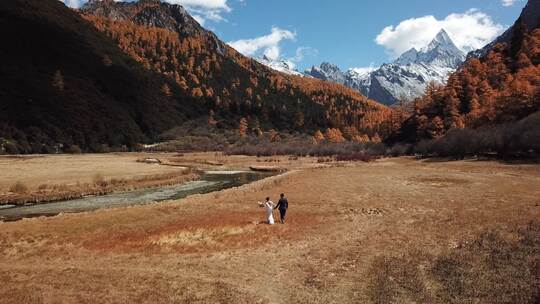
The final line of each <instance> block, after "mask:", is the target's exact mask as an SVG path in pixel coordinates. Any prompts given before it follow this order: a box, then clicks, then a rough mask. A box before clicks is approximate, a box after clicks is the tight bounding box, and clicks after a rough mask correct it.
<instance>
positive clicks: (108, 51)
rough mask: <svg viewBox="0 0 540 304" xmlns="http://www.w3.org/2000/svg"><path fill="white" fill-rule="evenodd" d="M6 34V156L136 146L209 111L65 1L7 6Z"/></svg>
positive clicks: (2, 59) (2, 66)
mask: <svg viewBox="0 0 540 304" xmlns="http://www.w3.org/2000/svg"><path fill="white" fill-rule="evenodd" d="M0 35H1V36H2V39H3V42H2V44H0V150H2V151H3V152H4V153H50V152H57V151H68V152H70V151H73V152H77V151H79V150H83V151H107V150H108V149H109V147H116V148H117V149H127V148H133V147H134V146H135V145H136V144H137V143H143V142H146V141H148V140H150V139H151V138H153V137H156V136H158V135H159V134H160V133H162V132H163V131H165V130H168V129H170V128H172V127H174V126H176V125H179V124H181V123H183V122H185V121H187V120H189V119H192V118H195V117H198V116H200V115H202V114H206V113H207V112H208V109H207V108H205V105H204V104H202V105H201V104H200V103H199V102H198V101H197V100H196V99H194V98H191V97H190V96H189V95H187V94H184V93H183V90H182V89H181V88H180V87H179V86H178V85H177V84H176V83H175V82H174V81H170V80H168V79H167V78H166V77H163V76H162V75H161V74H158V73H155V72H152V71H150V70H147V69H145V68H144V67H143V66H142V65H141V64H140V63H138V62H137V61H135V60H133V59H132V58H130V57H129V56H127V55H126V54H124V53H123V52H122V51H121V50H120V49H119V48H118V47H117V46H116V45H115V44H114V43H113V42H112V41H111V40H110V39H109V38H107V37H106V36H105V35H103V34H102V33H100V32H99V31H97V30H96V29H95V28H94V27H93V26H92V25H91V24H90V23H89V22H87V21H85V20H84V19H82V18H81V17H80V15H79V13H77V12H75V11H72V10H70V9H68V8H66V7H65V6H64V4H62V3H61V2H59V1H56V0H10V1H1V2H0ZM164 86H167V87H168V88H169V92H167V93H164V92H163V90H162V88H163V87H164ZM0 152H1V151H0Z"/></svg>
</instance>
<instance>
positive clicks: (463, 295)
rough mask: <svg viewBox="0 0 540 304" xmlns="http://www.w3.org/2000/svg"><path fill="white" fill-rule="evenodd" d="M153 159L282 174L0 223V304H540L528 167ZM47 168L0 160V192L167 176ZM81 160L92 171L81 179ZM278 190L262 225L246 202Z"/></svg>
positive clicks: (122, 158) (535, 191) (538, 203)
mask: <svg viewBox="0 0 540 304" xmlns="http://www.w3.org/2000/svg"><path fill="white" fill-rule="evenodd" d="M56 157H58V158H56ZM161 157H162V158H163V159H167V161H169V162H171V163H175V164H182V163H183V164H197V165H201V166H203V165H204V166H209V167H212V166H214V167H217V168H221V169H233V168H246V167H248V166H250V165H257V164H270V163H273V164H274V165H276V166H280V167H283V168H288V169H290V170H289V171H288V172H287V173H285V174H283V175H280V176H274V177H271V178H268V179H265V180H261V181H258V182H255V183H252V184H249V185H244V186H241V187H239V188H234V189H228V190H224V191H221V192H217V193H210V194H205V195H194V196H191V197H188V198H186V199H182V200H179V201H170V202H163V203H158V204H150V205H144V206H135V207H128V208H119V209H109V210H98V211H94V212H87V213H79V214H63V215H60V216H56V217H50V218H34V219H28V220H21V221H17V222H9V223H0V253H1V254H2V259H1V260H0V302H2V303H538V301H540V296H539V289H540V285H539V284H540V283H539V282H540V220H539V219H540V166H538V165H508V164H502V163H498V162H480V161H457V162H436V161H418V160H414V159H408V158H396V159H383V160H378V161H375V162H371V163H339V164H337V163H324V164H318V163H317V160H316V159H310V158H301V159H294V158H287V157H280V158H276V159H272V158H252V157H242V156H231V157H225V156H221V155H214V154H195V155H193V154H187V155H183V156H175V155H164V156H161ZM46 158H47V159H48V160H50V163H51V164H50V165H45V164H43V165H38V166H37V167H39V168H42V169H40V171H39V172H33V171H32V170H30V171H25V170H24V169H15V168H19V167H16V166H19V163H18V162H19V161H20V160H6V159H2V160H0V166H1V167H3V168H10V169H13V172H11V173H9V174H11V175H10V176H6V174H5V173H4V172H5V171H2V174H1V175H0V185H2V186H4V187H5V186H9V185H11V182H12V181H13V180H19V179H20V180H22V181H23V182H25V183H26V184H28V185H29V187H31V186H32V185H39V184H40V183H43V180H45V179H47V180H50V179H55V181H54V183H58V182H59V181H60V180H62V179H64V180H65V181H66V182H68V181H69V180H72V179H74V177H73V176H63V174H60V175H58V173H55V172H56V171H55V170H56V169H55V168H57V167H61V166H65V167H68V168H72V171H71V170H70V172H73V173H72V174H74V175H77V174H81V175H84V172H89V173H90V172H91V173H92V174H94V171H96V170H99V171H101V172H103V174H104V175H105V176H110V177H113V176H114V177H118V178H120V177H121V176H123V177H126V176H131V175H135V174H142V173H141V172H143V171H144V170H173V169H174V167H168V166H150V165H147V164H137V163H135V162H134V160H135V159H137V158H140V155H129V154H128V155H112V154H109V155H103V156H101V155H100V156H92V155H89V156H86V155H81V156H47V157H46ZM92 158H97V159H100V160H103V162H102V164H103V167H101V165H98V164H93V163H92V164H90V165H88V166H89V167H91V168H85V166H82V165H81V164H82V163H83V162H84V161H85V160H89V159H92ZM101 158H103V159H101ZM105 159H109V163H106V162H105ZM48 160H42V162H45V163H49V161H48ZM28 161H32V160H27V162H28ZM94 166H99V168H95V167H94ZM148 168H152V169H148ZM108 170H110V171H108ZM8 171H9V170H8ZM16 171H19V173H17V172H16ZM42 171H48V172H42ZM60 171H61V170H60ZM60 171H59V172H60ZM157 173H163V172H162V171H160V172H153V174H157ZM116 174H119V175H121V176H117V175H116ZM55 176H56V177H55ZM90 176H91V175H90ZM87 178H91V177H87ZM76 179H82V177H81V176H78V177H77V178H76ZM49 182H50V181H49ZM280 192H285V193H287V195H288V197H289V201H290V210H289V215H288V216H289V220H288V222H287V224H286V225H281V224H276V225H274V226H269V225H266V224H264V223H263V220H264V212H263V211H262V210H261V209H259V208H257V206H256V204H255V202H257V201H258V200H261V199H263V198H264V197H265V196H267V195H270V196H271V197H272V198H273V199H277V195H278V194H279V193H280ZM275 216H278V215H277V213H276V215H275Z"/></svg>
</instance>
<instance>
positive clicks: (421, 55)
mask: <svg viewBox="0 0 540 304" xmlns="http://www.w3.org/2000/svg"><path fill="white" fill-rule="evenodd" d="M464 60H465V52H464V51H462V50H460V49H459V48H458V47H457V46H456V45H455V44H454V42H453V41H452V39H451V38H450V36H449V35H448V33H447V32H446V31H445V30H444V29H443V30H441V31H440V32H439V33H438V34H437V35H436V36H435V38H433V40H432V41H431V42H430V43H429V44H428V45H427V46H425V47H423V48H422V49H420V50H416V49H415V48H412V49H410V50H408V51H406V52H405V53H403V54H402V55H401V56H400V57H399V58H397V59H396V60H395V61H394V62H392V63H386V64H383V65H382V66H381V67H380V68H378V69H349V70H348V71H347V72H345V73H343V72H342V71H341V70H339V68H337V66H335V65H332V64H330V63H323V64H321V66H319V67H312V68H311V69H309V70H307V71H306V72H305V73H306V74H308V75H311V76H313V77H315V78H319V79H323V80H328V81H334V82H337V83H341V84H344V85H346V86H349V87H351V88H353V89H355V90H358V91H360V92H361V93H362V94H364V95H366V96H368V97H369V98H371V99H374V100H377V101H379V102H381V103H384V104H388V105H390V104H394V103H397V102H398V101H400V100H412V99H414V98H416V97H419V96H421V95H422V94H423V92H424V90H425V87H426V86H427V84H428V83H430V82H436V83H440V84H442V83H444V82H446V80H447V78H448V76H449V74H450V73H452V72H454V71H455V70H456V69H457V68H458V67H459V66H460V64H461V63H463V61H464Z"/></svg>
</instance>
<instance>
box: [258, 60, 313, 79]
mask: <svg viewBox="0 0 540 304" xmlns="http://www.w3.org/2000/svg"><path fill="white" fill-rule="evenodd" d="M254 59H255V60H256V61H257V62H259V63H261V64H263V65H265V66H267V67H269V68H271V69H273V70H276V71H278V72H282V73H285V74H288V75H295V76H304V74H302V73H301V72H299V71H298V70H296V69H295V68H294V63H292V62H290V61H286V60H283V59H272V58H269V57H268V56H266V55H263V56H262V57H256V58H254Z"/></svg>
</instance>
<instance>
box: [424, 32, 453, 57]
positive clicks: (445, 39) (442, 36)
mask: <svg viewBox="0 0 540 304" xmlns="http://www.w3.org/2000/svg"><path fill="white" fill-rule="evenodd" d="M439 47H444V48H451V49H458V48H457V46H456V45H455V44H454V41H453V40H452V38H450V36H449V35H448V33H447V32H446V30H445V29H441V30H440V31H439V33H437V35H436V36H435V38H433V40H431V42H430V43H429V45H428V46H427V47H426V48H424V49H423V51H424V52H429V51H431V50H434V49H436V48H439Z"/></svg>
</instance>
